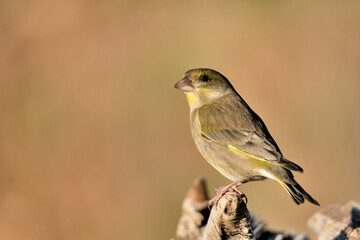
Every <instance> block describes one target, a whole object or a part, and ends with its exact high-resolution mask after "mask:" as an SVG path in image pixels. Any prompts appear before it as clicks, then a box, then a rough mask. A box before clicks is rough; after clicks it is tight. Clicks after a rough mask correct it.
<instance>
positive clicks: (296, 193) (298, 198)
mask: <svg viewBox="0 0 360 240" xmlns="http://www.w3.org/2000/svg"><path fill="white" fill-rule="evenodd" d="M282 186H283V187H284V188H285V189H286V191H287V192H288V193H289V194H290V196H291V197H292V199H293V200H294V202H295V203H296V204H301V203H304V201H305V199H306V200H308V201H309V202H311V203H312V204H315V205H318V206H320V204H319V203H318V201H316V200H315V199H314V198H313V197H311V196H310V195H309V194H308V193H307V192H306V191H305V190H304V189H303V188H302V187H301V186H300V185H299V184H298V183H297V182H296V181H295V180H293V182H292V183H291V184H290V183H283V184H282Z"/></svg>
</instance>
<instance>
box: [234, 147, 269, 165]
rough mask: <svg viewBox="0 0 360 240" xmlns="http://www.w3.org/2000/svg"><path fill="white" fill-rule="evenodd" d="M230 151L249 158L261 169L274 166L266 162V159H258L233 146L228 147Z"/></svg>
mask: <svg viewBox="0 0 360 240" xmlns="http://www.w3.org/2000/svg"><path fill="white" fill-rule="evenodd" d="M227 147H228V149H229V150H230V151H232V152H235V153H238V154H241V155H243V156H246V157H249V158H250V159H251V160H253V163H254V164H255V165H257V166H259V167H260V166H261V167H266V166H269V165H273V163H271V162H269V161H267V160H265V159H262V158H259V157H256V156H254V155H252V154H250V153H247V152H245V151H242V150H240V149H238V148H236V147H234V146H232V145H227Z"/></svg>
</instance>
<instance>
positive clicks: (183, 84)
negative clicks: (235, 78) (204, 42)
mask: <svg viewBox="0 0 360 240" xmlns="http://www.w3.org/2000/svg"><path fill="white" fill-rule="evenodd" d="M174 87H175V88H177V89H179V90H182V91H184V92H185V94H186V96H187V100H188V103H189V106H190V107H191V108H195V107H199V106H202V105H204V104H207V103H209V102H211V101H213V100H216V99H218V98H220V97H222V96H224V95H225V94H227V93H228V92H229V91H232V90H233V87H232V86H231V84H230V82H229V81H228V80H227V79H226V77H224V76H223V75H222V74H221V73H219V72H217V71H215V70H212V69H208V68H196V69H192V70H189V71H187V72H186V73H185V76H184V78H183V79H181V80H180V81H178V82H177V83H176V84H175V86H174Z"/></svg>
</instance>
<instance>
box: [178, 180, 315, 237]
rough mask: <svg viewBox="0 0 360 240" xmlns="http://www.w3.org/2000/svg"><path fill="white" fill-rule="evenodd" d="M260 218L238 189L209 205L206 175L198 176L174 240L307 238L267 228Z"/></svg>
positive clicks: (185, 205) (292, 232)
mask: <svg viewBox="0 0 360 240" xmlns="http://www.w3.org/2000/svg"><path fill="white" fill-rule="evenodd" d="M265 226H266V223H265V221H263V220H262V219H261V218H259V217H257V216H254V215H251V214H250V213H249V211H248V209H247V206H246V204H245V202H244V201H243V200H242V199H241V197H240V196H239V195H238V194H236V193H235V192H233V193H231V194H226V195H224V196H223V197H222V198H221V199H220V200H219V202H218V205H217V206H216V207H212V208H211V213H210V208H209V207H208V196H207V193H206V186H205V181H204V179H203V178H198V179H196V180H195V182H194V183H193V185H192V186H191V188H190V189H189V191H188V194H187V196H186V198H185V200H184V202H183V205H182V215H181V218H180V220H179V223H178V226H177V230H176V237H175V238H173V240H205V239H206V240H208V239H210V240H223V239H229V240H230V239H231V240H235V239H236V240H243V239H244V240H245V239H246V240H248V239H261V240H270V239H274V240H275V239H276V240H285V239H286V240H307V239H308V238H307V236H306V235H305V234H300V235H297V234H296V233H295V232H294V231H286V232H274V231H269V230H266V228H265Z"/></svg>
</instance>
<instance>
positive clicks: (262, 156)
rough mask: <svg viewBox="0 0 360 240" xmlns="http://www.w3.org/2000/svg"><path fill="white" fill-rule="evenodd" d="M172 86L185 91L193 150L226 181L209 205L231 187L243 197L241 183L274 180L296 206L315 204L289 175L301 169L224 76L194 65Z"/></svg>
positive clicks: (215, 201)
mask: <svg viewBox="0 0 360 240" xmlns="http://www.w3.org/2000/svg"><path fill="white" fill-rule="evenodd" d="M174 87H175V88H177V89H179V90H181V91H183V92H184V93H185V94H186V98H187V102H188V105H189V107H190V128H191V135H192V137H193V140H194V142H195V145H196V146H197V148H198V150H199V152H200V153H201V155H202V156H203V157H204V158H205V159H206V160H207V162H208V163H210V165H212V166H213V167H214V168H215V169H216V170H217V171H218V172H220V173H221V174H222V175H223V176H225V177H226V178H228V179H229V180H230V181H232V183H231V184H229V185H227V186H224V187H220V188H218V189H215V190H216V193H217V194H216V196H215V197H214V198H212V199H211V200H210V201H209V205H210V204H212V203H215V204H217V202H218V201H219V199H220V198H221V197H222V196H223V195H224V194H227V193H234V191H235V192H237V193H239V194H241V195H242V196H244V194H243V193H242V192H241V191H240V190H239V189H238V187H239V186H240V185H241V184H244V183H246V182H251V181H259V180H265V179H272V180H275V181H276V182H278V183H279V184H280V185H281V186H282V187H283V188H284V189H285V190H286V191H287V193H288V194H290V196H291V198H292V199H293V200H294V202H295V203H296V204H298V205H299V204H302V203H304V202H305V200H307V201H309V202H310V203H312V204H315V205H319V203H318V201H316V200H315V199H314V198H313V197H311V196H310V195H309V194H308V193H307V192H306V191H305V190H304V189H303V188H302V187H301V186H300V185H299V184H298V183H297V182H296V180H295V178H294V175H293V173H292V171H295V172H300V173H302V172H303V169H302V168H301V167H300V166H299V165H297V164H296V163H294V162H291V161H290V160H288V159H286V158H285V157H284V156H283V154H282V153H281V151H280V148H279V147H278V145H277V144H276V142H275V140H274V139H273V137H272V136H271V135H270V132H269V131H268V129H267V127H266V126H265V123H264V122H263V120H262V119H261V118H260V117H259V116H258V115H257V114H256V113H255V112H254V111H253V110H252V109H251V108H250V106H249V105H248V104H247V103H246V102H245V100H244V99H243V98H242V97H241V96H240V95H239V94H238V93H237V92H236V90H235V88H234V87H233V86H232V85H231V83H230V82H229V80H228V79H227V78H226V77H225V76H223V75H222V74H221V73H219V72H217V71H215V70H213V69H209V68H195V69H191V70H189V71H187V72H186V73H185V76H184V77H183V78H182V79H181V80H180V81H178V82H177V83H176V84H175V85H174ZM230 189H233V190H234V191H230ZM245 197H246V196H245Z"/></svg>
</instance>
